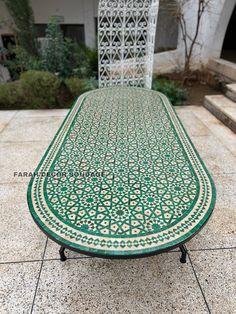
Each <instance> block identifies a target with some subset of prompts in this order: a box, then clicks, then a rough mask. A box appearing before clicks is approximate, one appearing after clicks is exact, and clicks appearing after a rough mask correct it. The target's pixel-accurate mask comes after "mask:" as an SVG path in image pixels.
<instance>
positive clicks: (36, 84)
mask: <svg viewBox="0 0 236 314" xmlns="http://www.w3.org/2000/svg"><path fill="white" fill-rule="evenodd" d="M60 84H61V81H60V80H59V79H58V77H57V76H56V75H54V74H52V73H49V72H44V71H28V72H25V73H23V74H21V77H20V89H21V93H22V95H23V97H24V102H25V103H26V104H27V105H28V106H30V107H31V108H32V109H33V108H35V109H37V108H55V107H58V106H59V104H58V100H57V95H58V93H59V88H60Z"/></svg>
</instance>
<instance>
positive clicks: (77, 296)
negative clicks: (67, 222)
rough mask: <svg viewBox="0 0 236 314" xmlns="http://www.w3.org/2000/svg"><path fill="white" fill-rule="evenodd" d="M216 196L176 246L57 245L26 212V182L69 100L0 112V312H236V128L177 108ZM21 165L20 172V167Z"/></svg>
mask: <svg viewBox="0 0 236 314" xmlns="http://www.w3.org/2000/svg"><path fill="white" fill-rule="evenodd" d="M176 111H177V113H178V115H179V117H180V119H181V121H182V123H183V125H184V126H185V128H186V130H187V132H188V134H189V136H190V138H191V140H192V141H193V143H194V145H195V147H196V148H197V150H198V152H199V154H200V156H201V157H202V159H203V161H204V162H205V164H206V166H207V168H208V169H209V171H210V173H211V175H212V177H213V180H214V182H215V185H216V190H217V198H216V206H215V209H214V211H213V215H212V217H211V218H210V220H209V222H208V223H207V225H206V226H205V227H204V228H203V229H202V230H201V231H200V232H199V234H197V235H196V236H195V237H194V238H193V239H192V240H190V241H189V242H188V243H187V245H186V246H187V249H188V258H187V263H186V264H181V263H180V261H179V258H180V252H179V251H178V250H173V251H171V252H169V253H163V254H160V255H156V256H153V257H147V258H142V259H131V260H105V259H99V258H92V257H86V256H84V255H80V254H77V253H73V252H71V251H66V254H67V256H68V260H67V261H66V262H61V261H60V259H59V254H58V249H59V246H58V245H56V244H55V243H54V242H52V241H51V240H49V239H47V238H46V236H44V234H43V233H42V232H41V231H40V230H39V228H38V227H37V226H36V224H35V223H34V221H33V219H32V218H31V215H30V212H29V209H28V205H27V199H26V192H27V186H28V182H29V179H30V178H29V177H27V176H24V175H22V176H21V175H19V173H24V172H30V171H34V170H35V168H36V166H37V164H38V163H39V161H40V159H41V157H42V156H43V154H44V152H45V150H46V148H47V147H48V145H49V144H50V142H51V140H52V138H53V136H54V135H55V133H56V131H57V130H58V127H59V126H60V124H61V123H62V121H63V119H64V117H65V116H66V114H67V112H68V111H67V110H64V109H62V110H56V109H55V110H21V111H17V110H15V111H1V112H0V129H1V133H0V146H1V160H0V167H1V184H0V193H1V204H0V206H1V220H0V236H1V255H0V277H1V282H0V313H1V314H5V313H17V314H18V313H53V314H54V313H55V314H59V313H79V314H81V313H103V314H104V313H122V314H123V313H135V314H138V313H156V314H162V313H184V314H187V313H197V314H200V313H219V314H222V313H228V314H234V313H236V299H235V294H236V274H235V269H236V236H235V233H236V225H235V221H236V194H235V190H236V176H235V174H236V134H234V133H233V132H232V131H230V130H229V129H228V128H227V127H226V126H224V125H223V124H222V123H221V122H219V121H218V120H217V119H216V118H215V117H214V116H213V115H211V113H209V112H208V111H207V110H206V109H204V108H203V107H200V106H181V107H177V109H176ZM16 173H17V174H16Z"/></svg>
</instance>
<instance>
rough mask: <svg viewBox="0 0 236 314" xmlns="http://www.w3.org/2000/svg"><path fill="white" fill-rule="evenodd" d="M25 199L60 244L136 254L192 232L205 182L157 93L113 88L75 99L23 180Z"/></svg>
mask: <svg viewBox="0 0 236 314" xmlns="http://www.w3.org/2000/svg"><path fill="white" fill-rule="evenodd" d="M28 204H29V208H30V211H31V214H32V216H33V218H34V220H35V221H36V223H37V224H38V225H39V227H40V228H41V229H42V230H43V231H44V232H45V233H46V234H47V235H48V236H49V237H50V238H52V239H53V240H55V241H56V242H58V243H60V244H61V245H64V246H66V247H69V248H71V249H73V250H77V251H79V252H83V253H85V254H93V255H97V256H104V257H132V256H144V255H149V254H154V253H158V252H161V251H165V250H169V249H171V248H173V247H176V246H178V245H180V244H182V243H184V242H186V241H187V240H188V239H190V238H191V237H192V236H193V235H194V234H195V233H196V232H197V231H199V230H200V228H201V227H202V226H203V225H204V224H205V223H206V221H207V220H208V218H209V217H210V215H211V213H212V210H213V208H214V204H215V188H214V184H213V181H212V179H211V177H210V175H209V174H208V172H207V170H206V167H205V166H204V164H203V162H202V161H201V159H200V157H199V155H198V154H197V152H196V150H195V148H194V147H193V144H192V143H191V141H190V139H189V137H188V136H187V134H186V131H185V130H184V128H183V126H182V125H181V123H180V121H179V119H178V117H177V115H176V113H175V112H174V110H173V108H172V106H171V105H170V103H169V101H168V99H167V98H166V97H165V96H164V95H162V94H160V93H158V92H155V91H150V90H146V89H142V88H135V87H113V88H104V89H100V90H95V91H92V92H88V93H86V94H84V95H82V96H80V97H79V98H78V100H77V102H76V103H75V105H74V106H73V107H72V109H71V110H70V112H69V114H68V115H67V117H66V118H65V120H64V122H63V124H62V126H61V127H60V129H59V131H58V132H57V134H56V136H55V138H54V140H53V141H52V143H51V144H50V146H49V148H48V150H47V152H46V153H45V155H44V157H43V159H42V160H41V162H40V164H39V166H38V168H37V169H36V172H35V174H34V177H33V178H32V179H31V182H30V184H29V189H28Z"/></svg>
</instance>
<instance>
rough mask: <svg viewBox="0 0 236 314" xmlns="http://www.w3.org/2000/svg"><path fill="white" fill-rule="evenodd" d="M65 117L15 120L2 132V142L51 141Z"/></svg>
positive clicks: (0, 136)
mask: <svg viewBox="0 0 236 314" xmlns="http://www.w3.org/2000/svg"><path fill="white" fill-rule="evenodd" d="M63 119H64V117H63V116H58V117H27V118H26V117H25V118H14V119H13V120H12V121H11V123H10V124H9V125H8V126H7V127H6V128H5V129H4V130H3V131H2V133H1V135H0V141H1V142H22V141H24V142H27V141H50V140H52V139H53V137H54V135H55V134H56V132H57V130H58V128H59V126H60V125H61V123H62V121H63Z"/></svg>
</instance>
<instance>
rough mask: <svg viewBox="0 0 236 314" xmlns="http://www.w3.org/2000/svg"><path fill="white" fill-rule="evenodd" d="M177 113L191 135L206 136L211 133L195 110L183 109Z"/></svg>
mask: <svg viewBox="0 0 236 314" xmlns="http://www.w3.org/2000/svg"><path fill="white" fill-rule="evenodd" d="M177 114H178V116H179V118H180V120H181V122H182V123H183V125H184V127H185V129H186V131H187V132H188V135H189V136H204V135H210V134H211V131H210V130H209V129H208V128H207V127H206V125H205V124H203V123H202V122H201V120H200V119H198V118H197V117H196V116H195V115H194V113H193V112H191V111H186V110H182V111H177Z"/></svg>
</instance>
